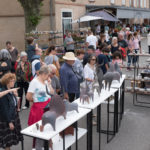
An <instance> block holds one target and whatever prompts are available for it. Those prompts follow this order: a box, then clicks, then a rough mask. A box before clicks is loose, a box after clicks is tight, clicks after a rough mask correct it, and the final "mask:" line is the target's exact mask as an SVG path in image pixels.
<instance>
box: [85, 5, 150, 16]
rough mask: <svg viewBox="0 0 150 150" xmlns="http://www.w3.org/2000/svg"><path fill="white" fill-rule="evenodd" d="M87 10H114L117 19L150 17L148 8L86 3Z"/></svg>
mask: <svg viewBox="0 0 150 150" xmlns="http://www.w3.org/2000/svg"><path fill="white" fill-rule="evenodd" d="M86 9H87V11H90V12H91V11H92V12H93V11H98V10H100V9H101V10H102V9H105V10H109V11H110V10H112V11H113V12H116V18H118V19H134V18H136V19H150V9H149V8H136V7H126V6H117V5H110V6H102V5H86Z"/></svg>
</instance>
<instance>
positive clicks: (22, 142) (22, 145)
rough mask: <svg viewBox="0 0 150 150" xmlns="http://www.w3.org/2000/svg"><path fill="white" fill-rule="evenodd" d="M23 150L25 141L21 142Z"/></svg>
mask: <svg viewBox="0 0 150 150" xmlns="http://www.w3.org/2000/svg"><path fill="white" fill-rule="evenodd" d="M21 148H22V150H24V140H22V141H21Z"/></svg>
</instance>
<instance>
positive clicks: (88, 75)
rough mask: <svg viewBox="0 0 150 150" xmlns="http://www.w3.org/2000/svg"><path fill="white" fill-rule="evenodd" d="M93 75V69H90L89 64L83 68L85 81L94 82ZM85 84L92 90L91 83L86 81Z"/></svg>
mask: <svg viewBox="0 0 150 150" xmlns="http://www.w3.org/2000/svg"><path fill="white" fill-rule="evenodd" d="M94 73H95V68H94V69H92V68H91V67H90V65H89V64H86V65H85V67H84V78H85V79H86V78H89V79H91V80H94V77H95V76H94ZM87 83H88V84H89V87H90V88H92V82H90V81H87Z"/></svg>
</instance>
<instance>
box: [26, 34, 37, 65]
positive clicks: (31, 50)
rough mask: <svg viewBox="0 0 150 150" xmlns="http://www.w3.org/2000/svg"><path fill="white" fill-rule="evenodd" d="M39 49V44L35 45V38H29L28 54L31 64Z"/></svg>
mask: <svg viewBox="0 0 150 150" xmlns="http://www.w3.org/2000/svg"><path fill="white" fill-rule="evenodd" d="M37 48H38V45H37V44H34V38H33V37H28V38H27V50H26V52H27V54H28V59H29V61H30V62H31V61H32V57H33V56H34V55H35V50H36V49H37Z"/></svg>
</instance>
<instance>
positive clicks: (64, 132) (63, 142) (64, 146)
mask: <svg viewBox="0 0 150 150" xmlns="http://www.w3.org/2000/svg"><path fill="white" fill-rule="evenodd" d="M63 150H65V131H64V130H63Z"/></svg>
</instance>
